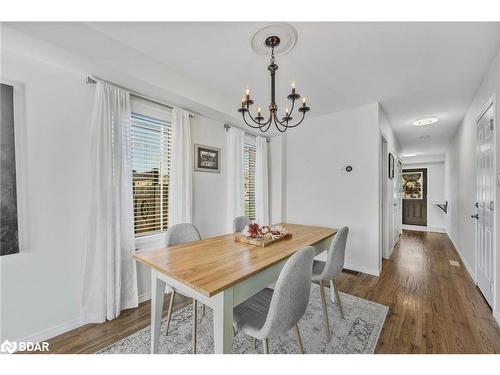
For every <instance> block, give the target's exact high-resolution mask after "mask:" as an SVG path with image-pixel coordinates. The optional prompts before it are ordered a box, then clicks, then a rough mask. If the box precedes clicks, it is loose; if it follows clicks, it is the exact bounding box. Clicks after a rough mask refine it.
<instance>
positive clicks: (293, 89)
mask: <svg viewBox="0 0 500 375" xmlns="http://www.w3.org/2000/svg"><path fill="white" fill-rule="evenodd" d="M292 94H295V81H292Z"/></svg>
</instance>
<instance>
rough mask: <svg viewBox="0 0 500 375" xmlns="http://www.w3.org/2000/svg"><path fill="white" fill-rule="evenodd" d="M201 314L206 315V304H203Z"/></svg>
mask: <svg viewBox="0 0 500 375" xmlns="http://www.w3.org/2000/svg"><path fill="white" fill-rule="evenodd" d="M201 315H203V316H205V304H203V307H202V310H201Z"/></svg>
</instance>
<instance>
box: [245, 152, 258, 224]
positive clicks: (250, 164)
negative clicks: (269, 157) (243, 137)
mask: <svg viewBox="0 0 500 375" xmlns="http://www.w3.org/2000/svg"><path fill="white" fill-rule="evenodd" d="M243 158H244V161H245V169H244V179H245V181H244V183H245V216H248V217H249V218H250V219H251V220H255V145H251V144H247V143H245V148H244V155H243Z"/></svg>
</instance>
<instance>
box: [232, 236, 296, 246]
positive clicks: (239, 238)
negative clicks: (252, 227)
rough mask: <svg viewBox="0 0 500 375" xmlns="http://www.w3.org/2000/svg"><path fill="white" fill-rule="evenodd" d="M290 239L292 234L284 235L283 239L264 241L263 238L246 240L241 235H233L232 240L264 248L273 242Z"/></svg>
mask: <svg viewBox="0 0 500 375" xmlns="http://www.w3.org/2000/svg"><path fill="white" fill-rule="evenodd" d="M290 237H292V234H291V233H288V234H285V235H284V236H283V237H279V238H272V239H269V240H265V239H263V238H247V237H245V236H243V235H242V234H237V235H235V237H234V240H235V241H236V242H242V243H248V244H251V245H255V246H261V247H266V246H269V245H271V244H273V243H275V242H278V241H281V240H285V239H287V238H290Z"/></svg>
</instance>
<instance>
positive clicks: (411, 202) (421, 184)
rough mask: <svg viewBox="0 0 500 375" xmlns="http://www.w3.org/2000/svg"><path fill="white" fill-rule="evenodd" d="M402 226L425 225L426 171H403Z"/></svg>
mask: <svg viewBox="0 0 500 375" xmlns="http://www.w3.org/2000/svg"><path fill="white" fill-rule="evenodd" d="M402 177H403V178H402V184H403V224H408V225H422V226H426V225H427V169H426V168H422V169H403V176H402Z"/></svg>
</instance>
